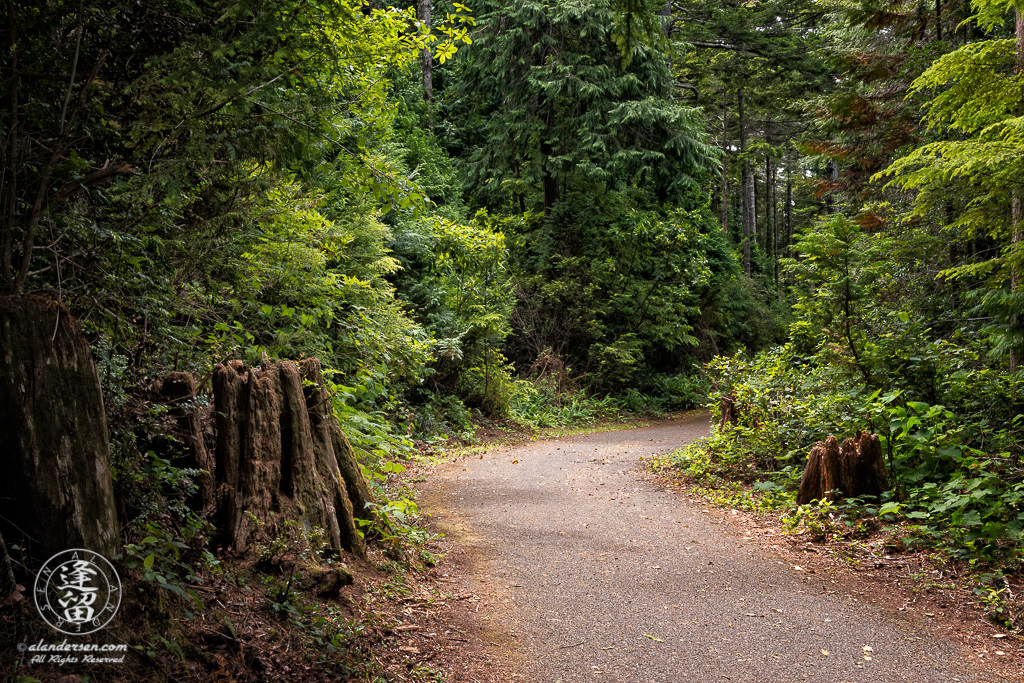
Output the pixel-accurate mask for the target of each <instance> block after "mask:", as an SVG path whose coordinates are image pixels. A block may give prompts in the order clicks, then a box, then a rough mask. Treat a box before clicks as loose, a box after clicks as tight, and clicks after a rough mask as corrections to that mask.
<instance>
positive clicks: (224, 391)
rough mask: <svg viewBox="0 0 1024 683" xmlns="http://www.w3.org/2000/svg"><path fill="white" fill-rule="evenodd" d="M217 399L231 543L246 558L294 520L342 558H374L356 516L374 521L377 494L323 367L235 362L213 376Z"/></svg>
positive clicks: (220, 477)
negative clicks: (335, 408) (333, 402)
mask: <svg viewBox="0 0 1024 683" xmlns="http://www.w3.org/2000/svg"><path fill="white" fill-rule="evenodd" d="M303 380H306V386H303ZM213 392H214V406H215V411H216V424H217V452H216V465H215V473H216V480H217V482H218V484H219V490H218V498H219V511H218V517H217V519H218V526H219V528H221V529H222V532H223V535H224V540H225V542H226V543H227V544H228V545H230V546H231V548H232V549H233V550H234V551H235V552H237V553H239V554H247V553H248V552H249V551H250V550H251V549H252V547H253V545H254V544H256V543H260V542H264V541H268V540H270V539H272V538H274V537H275V536H277V535H280V534H283V533H285V522H286V521H289V520H294V521H296V522H298V523H299V528H300V530H301V531H302V533H303V534H305V535H307V536H308V535H309V534H311V533H312V532H313V531H314V528H318V529H321V530H322V531H323V536H324V541H325V542H326V544H327V545H328V546H329V547H330V549H331V550H332V551H333V552H335V553H340V552H341V551H348V552H351V553H354V554H356V555H359V556H365V554H366V545H365V543H364V541H363V538H362V536H361V535H360V534H359V532H358V528H357V523H356V518H359V519H367V520H369V519H372V518H373V512H372V510H371V504H372V503H373V502H374V501H373V496H372V494H371V493H370V489H369V486H368V484H367V482H366V479H365V478H364V477H363V474H362V470H361V469H360V467H359V463H358V462H357V461H356V459H355V454H354V453H353V451H352V447H351V445H350V444H349V443H348V440H347V439H346V438H345V435H344V434H343V433H342V431H341V427H340V426H339V425H338V422H337V420H336V419H334V417H333V415H332V414H331V411H330V402H329V396H328V393H327V390H326V389H325V388H324V385H323V376H322V374H321V370H320V362H319V361H318V360H316V359H308V360H304V361H302V363H301V365H300V364H297V363H295V362H293V361H281V362H279V363H275V364H272V365H265V366H263V367H261V368H247V367H246V366H245V364H244V363H242V362H241V361H230V362H228V363H226V364H224V365H218V366H217V367H216V368H215V369H214V374H213Z"/></svg>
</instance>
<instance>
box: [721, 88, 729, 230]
mask: <svg viewBox="0 0 1024 683" xmlns="http://www.w3.org/2000/svg"><path fill="white" fill-rule="evenodd" d="M728 149H729V91H727V90H723V91H722V232H724V233H725V234H726V235H728V234H729V157H728Z"/></svg>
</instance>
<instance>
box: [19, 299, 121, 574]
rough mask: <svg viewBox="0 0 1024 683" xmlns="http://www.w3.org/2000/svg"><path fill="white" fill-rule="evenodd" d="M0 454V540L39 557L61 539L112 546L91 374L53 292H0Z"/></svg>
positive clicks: (102, 424)
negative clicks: (10, 294)
mask: <svg viewBox="0 0 1024 683" xmlns="http://www.w3.org/2000/svg"><path fill="white" fill-rule="evenodd" d="M0 462H2V463H3V465H4V476H3V477H0V536H2V537H3V539H4V540H5V541H6V544H7V545H8V546H9V545H11V544H15V543H16V544H18V545H19V546H20V547H21V548H23V549H24V550H25V552H26V555H27V556H28V558H29V560H30V561H33V562H40V563H41V562H43V561H45V560H46V559H47V558H49V557H50V556H52V555H53V554H55V553H57V552H59V551H62V550H67V549H70V548H86V549H88V550H92V551H94V552H97V553H100V554H102V555H105V556H107V557H111V556H113V555H115V554H117V553H118V552H119V551H120V549H121V537H120V529H119V527H118V522H117V514H116V511H115V510H116V508H115V505H114V495H113V485H112V482H111V478H110V454H109V445H108V442H107V422H106V415H105V413H104V410H103V395H102V393H101V390H100V378H99V374H98V373H97V371H96V365H95V363H93V359H92V356H91V354H90V351H89V344H88V342H86V340H85V337H84V336H83V335H82V332H81V329H80V328H79V327H78V324H77V323H76V322H75V320H74V319H73V318H72V317H71V316H70V315H69V314H68V312H67V309H66V308H65V307H64V305H63V304H62V303H61V302H59V301H57V300H54V299H50V298H46V297H41V296H21V297H0ZM0 561H3V558H0Z"/></svg>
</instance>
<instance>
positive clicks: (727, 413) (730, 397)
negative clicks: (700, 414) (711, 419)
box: [718, 394, 740, 427]
mask: <svg viewBox="0 0 1024 683" xmlns="http://www.w3.org/2000/svg"><path fill="white" fill-rule="evenodd" d="M718 409H719V411H720V412H721V419H720V420H719V423H718V426H719V427H724V426H725V425H727V424H735V423H736V422H739V419H740V407H739V405H738V404H737V403H736V394H726V395H724V396H722V398H721V399H719V401H718Z"/></svg>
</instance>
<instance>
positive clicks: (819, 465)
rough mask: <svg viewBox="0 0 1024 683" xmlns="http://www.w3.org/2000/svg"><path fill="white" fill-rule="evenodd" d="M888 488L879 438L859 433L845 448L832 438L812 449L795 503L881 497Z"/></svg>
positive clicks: (847, 440)
mask: <svg viewBox="0 0 1024 683" xmlns="http://www.w3.org/2000/svg"><path fill="white" fill-rule="evenodd" d="M888 488H889V480H888V477H887V476H886V474H885V462H884V461H883V459H882V447H881V444H880V442H879V440H878V436H877V435H875V434H867V433H862V432H857V435H856V437H854V438H853V439H845V440H844V441H843V443H842V445H840V444H839V442H838V440H837V439H836V438H835V437H834V436H830V437H828V439H826V440H825V441H824V442H822V441H819V442H818V443H816V444H814V446H813V447H812V448H811V453H810V455H809V456H808V458H807V467H806V468H805V469H804V476H803V479H801V480H800V489H799V491H798V492H797V496H796V502H797V504H798V505H803V504H805V503H809V502H811V501H812V500H830V501H834V500H838V499H840V498H855V497H859V496H879V495H881V493H882V492H883V491H885V490H886V489H888Z"/></svg>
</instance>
